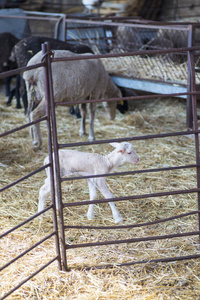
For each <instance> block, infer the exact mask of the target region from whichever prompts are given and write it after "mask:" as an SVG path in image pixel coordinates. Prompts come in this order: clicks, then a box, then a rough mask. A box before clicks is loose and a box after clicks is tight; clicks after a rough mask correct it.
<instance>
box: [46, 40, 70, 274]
mask: <svg viewBox="0 0 200 300" xmlns="http://www.w3.org/2000/svg"><path fill="white" fill-rule="evenodd" d="M45 45H46V47H47V55H46V63H47V72H48V82H49V100H50V101H49V103H50V111H51V125H52V135H53V148H54V174H55V183H56V198H57V202H58V211H59V222H60V239H61V252H62V262H63V269H64V270H65V271H67V257H66V251H65V230H64V220H63V203H62V189H61V178H60V164H59V154H58V138H57V126H56V114H55V105H54V93H53V79H52V69H51V57H50V56H51V55H52V53H51V52H50V46H49V42H47V43H45Z"/></svg>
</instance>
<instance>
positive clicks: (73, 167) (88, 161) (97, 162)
mask: <svg viewBox="0 0 200 300" xmlns="http://www.w3.org/2000/svg"><path fill="white" fill-rule="evenodd" d="M110 145H111V146H112V147H114V148H115V149H114V150H113V151H112V152H110V153H109V154H107V155H101V154H98V153H86V152H80V151H77V150H59V152H58V156H59V165H60V176H61V177H65V176H66V177H67V176H70V175H75V176H76V175H80V176H90V175H98V174H108V173H111V172H112V171H113V170H115V169H116V168H117V167H119V166H121V165H123V164H125V163H130V164H137V163H138V162H139V157H138V155H137V153H136V152H135V150H134V148H133V146H132V144H131V143H128V142H122V143H117V142H115V143H110ZM53 162H54V154H53ZM48 163H49V157H48V156H47V157H46V158H45V159H44V165H46V164H48ZM53 164H54V163H53ZM54 167H55V164H54ZM46 175H47V178H46V179H45V183H44V185H43V186H42V187H41V188H40V190H39V202H38V212H41V211H42V210H43V209H44V206H45V200H46V198H47V196H48V194H49V193H50V169H49V167H48V168H47V169H46ZM87 182H88V187H89V194H90V200H96V199H97V192H96V190H97V189H98V190H99V191H100V192H101V193H102V195H103V196H104V197H105V198H107V199H109V198H114V196H113V194H112V193H111V192H110V191H109V190H108V188H107V186H106V183H105V177H96V178H87ZM109 204H110V207H111V210H112V215H113V218H114V221H115V223H119V222H123V218H122V216H121V215H120V213H119V212H118V210H117V208H116V206H115V203H114V202H109ZM56 206H57V208H58V203H57V200H56ZM87 218H88V220H92V219H93V218H94V204H90V205H89V209H88V212H87Z"/></svg>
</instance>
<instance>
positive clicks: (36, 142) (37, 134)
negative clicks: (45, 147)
mask: <svg viewBox="0 0 200 300" xmlns="http://www.w3.org/2000/svg"><path fill="white" fill-rule="evenodd" d="M45 115H46V106H45V99H42V101H41V102H40V103H39V104H38V106H37V107H36V108H35V109H34V110H33V111H31V112H30V116H29V119H30V121H31V122H32V121H36V120H38V119H40V118H42V117H44V116H45ZM31 137H32V143H33V147H34V149H35V150H37V149H39V148H40V146H41V144H42V135H41V131H40V123H36V124H34V125H32V128H31Z"/></svg>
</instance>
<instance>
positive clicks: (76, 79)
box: [0, 33, 139, 223]
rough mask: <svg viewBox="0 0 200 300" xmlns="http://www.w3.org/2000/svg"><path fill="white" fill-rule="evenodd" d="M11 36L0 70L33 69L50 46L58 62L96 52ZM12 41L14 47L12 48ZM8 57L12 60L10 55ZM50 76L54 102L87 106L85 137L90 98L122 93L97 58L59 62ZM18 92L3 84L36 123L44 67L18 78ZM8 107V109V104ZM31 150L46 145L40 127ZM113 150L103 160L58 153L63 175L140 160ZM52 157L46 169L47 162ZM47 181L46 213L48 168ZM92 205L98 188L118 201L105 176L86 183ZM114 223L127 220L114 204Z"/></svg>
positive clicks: (45, 189)
mask: <svg viewBox="0 0 200 300" xmlns="http://www.w3.org/2000/svg"><path fill="white" fill-rule="evenodd" d="M6 35H7V36H8V39H9V41H10V44H9V47H10V49H7V50H8V51H6V55H5V56H4V57H3V56H2V57H1V62H0V71H1V72H2V71H6V70H12V69H15V68H20V67H24V66H26V65H27V66H30V65H35V64H37V63H40V62H41V59H42V51H40V49H41V44H42V43H44V42H46V41H48V42H49V43H50V48H51V49H53V50H54V57H55V58H58V57H59V58H64V57H71V56H77V55H79V54H80V53H86V54H87V55H93V53H92V50H91V49H90V48H89V47H87V46H84V45H74V44H69V43H66V42H62V41H59V40H55V39H51V38H46V37H34V36H33V37H29V38H26V39H24V40H21V41H18V40H17V39H16V38H13V40H12V39H11V38H10V37H11V34H9V33H3V34H2V36H0V40H1V37H3V38H5V36H6ZM11 42H12V43H11ZM8 54H9V55H8ZM52 76H53V85H54V86H53V88H54V100H55V102H67V101H69V102H74V103H76V101H85V102H84V103H83V104H81V128H80V131H79V134H80V135H81V136H82V135H85V133H86V131H85V119H86V104H87V100H90V99H104V98H105V99H106V98H121V97H122V94H121V91H120V89H119V88H118V87H117V86H116V85H115V84H114V83H113V81H112V79H111V78H110V76H109V74H108V73H107V71H106V70H105V67H104V65H103V63H102V62H101V60H99V59H88V60H86V59H84V60H77V61H76V60H75V61H70V60H69V61H61V62H55V63H52ZM16 82H17V84H16V87H15V89H14V92H13V91H11V90H10V89H9V83H10V79H7V80H6V81H5V83H6V86H7V93H8V96H9V103H10V102H11V100H12V96H13V95H14V94H15V96H16V95H17V97H16V99H17V107H18V108H19V107H20V96H21V97H22V99H23V103H24V108H25V113H26V116H27V119H28V121H30V122H33V121H35V120H37V119H39V118H41V117H43V116H45V113H46V109H45V94H44V90H45V88H44V74H43V69H42V68H37V69H33V70H28V71H26V72H24V73H23V76H21V75H17V78H16ZM9 103H8V104H9ZM104 106H105V109H106V111H107V115H108V118H109V119H114V118H115V114H116V108H117V101H108V102H105V103H104ZM95 109H96V105H95V104H94V103H90V132H89V140H94V139H95V136H94V117H95ZM31 136H32V140H33V146H34V148H35V149H38V148H39V147H40V146H41V143H42V137H41V132H40V125H39V123H36V124H35V125H33V126H32V127H31ZM111 145H112V146H113V147H114V148H115V149H114V151H112V152H111V153H110V154H108V155H106V156H102V155H99V154H96V153H83V152H81V153H80V152H78V151H74V150H60V151H59V160H60V166H61V167H60V168H61V169H60V175H61V176H69V175H71V174H77V173H78V174H80V175H81V176H82V175H88V176H90V175H98V174H106V173H110V172H111V171H113V170H114V169H115V168H117V167H118V166H120V165H122V164H124V163H131V164H135V163H137V162H138V161H139V158H138V155H137V153H136V152H135V150H134V149H133V146H132V145H131V144H130V143H112V144H111ZM47 160H48V157H47V158H46V159H45V161H44V164H46V163H47ZM46 172H47V179H46V180H45V184H44V185H43V186H42V187H41V189H40V192H39V203H38V210H39V211H41V210H43V208H44V204H45V199H46V196H47V194H48V193H49V192H50V177H49V168H47V169H46ZM87 181H88V187H89V192H90V200H95V199H96V197H97V192H96V189H99V190H100V192H101V193H102V195H103V196H104V197H106V198H114V196H113V195H112V193H111V192H110V191H109V190H108V188H107V186H106V184H105V178H104V177H97V178H92V179H88V180H87ZM109 204H110V207H111V210H112V214H113V218H114V220H115V222H116V223H117V222H122V221H123V219H122V217H121V215H120V214H119V212H118V211H117V208H116V207H115V204H114V202H110V203H109ZM87 217H88V219H93V217H94V208H93V205H92V204H91V205H90V206H89V210H88V213H87Z"/></svg>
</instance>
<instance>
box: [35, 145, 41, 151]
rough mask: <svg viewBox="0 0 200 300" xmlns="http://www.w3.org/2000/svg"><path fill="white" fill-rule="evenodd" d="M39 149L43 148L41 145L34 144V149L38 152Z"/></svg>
mask: <svg viewBox="0 0 200 300" xmlns="http://www.w3.org/2000/svg"><path fill="white" fill-rule="evenodd" d="M38 150H41V147H40V146H35V145H33V151H34V152H36V151H38Z"/></svg>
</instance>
